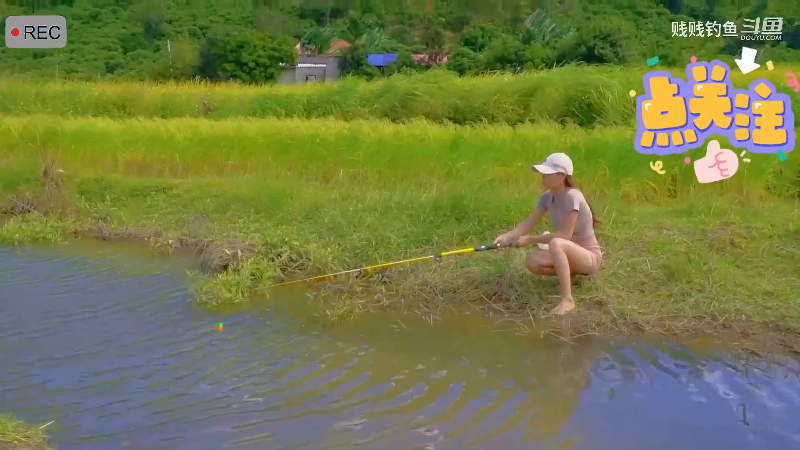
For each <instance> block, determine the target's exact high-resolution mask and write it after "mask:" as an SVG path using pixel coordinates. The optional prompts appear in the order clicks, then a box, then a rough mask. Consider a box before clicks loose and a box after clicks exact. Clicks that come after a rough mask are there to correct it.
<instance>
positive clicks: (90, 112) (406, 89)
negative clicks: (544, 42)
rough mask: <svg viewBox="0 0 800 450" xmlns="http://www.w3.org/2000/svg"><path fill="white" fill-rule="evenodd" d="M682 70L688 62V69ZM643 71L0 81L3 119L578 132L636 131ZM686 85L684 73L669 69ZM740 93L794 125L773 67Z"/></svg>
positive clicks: (743, 81)
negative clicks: (762, 92)
mask: <svg viewBox="0 0 800 450" xmlns="http://www.w3.org/2000/svg"><path fill="white" fill-rule="evenodd" d="M687 63H688V61H687ZM642 65H643V67H642V69H639V70H636V69H621V68H615V67H599V66H591V67H581V66H569V67H563V68H557V69H554V70H547V71H541V72H536V73H531V74H523V75H505V74H498V75H489V76H480V77H465V78H460V77H457V76H455V75H454V74H452V73H450V72H447V71H440V70H435V71H431V72H428V73H424V74H419V75H409V76H394V77H390V78H388V79H384V80H381V81H377V82H363V81H359V80H342V81H340V82H336V83H327V84H314V85H302V86H250V87H247V86H239V85H232V84H220V85H209V84H205V83H200V82H197V83H186V84H170V83H166V84H145V83H114V82H97V83H86V82H51V83H41V82H38V81H31V80H24V79H5V80H2V81H0V114H9V115H20V114H31V113H46V114H53V115H60V116H106V117H112V118H133V117H152V118H178V117H207V118H215V119H222V118H231V117H250V118H253V117H257V118H264V117H277V118H292V117H294V118H321V117H331V118H336V119H341V120H363V119H388V120H392V121H408V120H411V119H420V118H422V119H426V120H429V121H432V122H436V123H445V122H451V123H455V124H462V125H467V124H485V123H490V124H495V123H500V124H508V125H516V124H520V123H529V122H534V123H543V122H555V123H560V124H576V125H579V126H584V127H586V126H619V125H622V126H632V125H633V124H634V122H635V116H634V114H635V101H634V99H633V98H631V97H630V96H629V94H628V93H629V91H631V90H634V91H636V92H638V93H639V94H641V93H643V92H644V89H643V86H642V75H643V74H644V73H645V72H646V70H647V69H646V67H645V66H644V62H643V63H642ZM671 71H672V72H673V74H675V75H678V76H680V77H681V78H684V79H685V77H686V76H685V73H684V71H683V69H671ZM733 71H734V72H733V74H732V80H733V83H734V85H735V86H736V87H745V88H746V87H747V85H749V83H750V82H751V81H753V80H755V79H756V78H761V77H765V78H767V79H769V80H770V81H772V83H773V84H775V85H776V87H777V88H778V90H779V91H780V92H784V93H788V94H790V95H791V96H792V98H793V99H794V101H793V104H794V106H793V108H794V110H795V120H800V109H797V108H800V106H798V105H800V95H798V94H795V93H794V91H793V90H792V89H790V88H788V87H787V86H786V79H785V74H786V72H789V71H794V72H795V73H800V67H797V66H792V67H789V66H779V67H776V69H775V70H773V71H766V70H759V71H755V72H752V73H750V74H747V75H742V74H741V73H739V71H738V70H737V69H736V68H735V66H734V67H733Z"/></svg>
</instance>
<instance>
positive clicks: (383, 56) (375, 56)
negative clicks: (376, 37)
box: [367, 53, 397, 67]
mask: <svg viewBox="0 0 800 450" xmlns="http://www.w3.org/2000/svg"><path fill="white" fill-rule="evenodd" d="M394 62H397V54H396V53H367V63H368V64H370V65H373V66H375V67H386V66H388V65H389V64H391V63H394Z"/></svg>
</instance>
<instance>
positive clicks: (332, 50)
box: [325, 39, 350, 55]
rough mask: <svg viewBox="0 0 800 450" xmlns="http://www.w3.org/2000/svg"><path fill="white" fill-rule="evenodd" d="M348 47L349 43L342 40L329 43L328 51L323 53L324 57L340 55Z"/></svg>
mask: <svg viewBox="0 0 800 450" xmlns="http://www.w3.org/2000/svg"><path fill="white" fill-rule="evenodd" d="M348 47H350V43H349V42H347V41H345V40H344V39H334V40H333V41H332V42H331V46H330V47H328V51H327V52H325V54H326V55H334V54H336V53H341V52H343V51H344V50H346V49H347V48H348Z"/></svg>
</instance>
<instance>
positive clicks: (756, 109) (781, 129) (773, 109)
mask: <svg viewBox="0 0 800 450" xmlns="http://www.w3.org/2000/svg"><path fill="white" fill-rule="evenodd" d="M752 91H754V92H755V94H756V96H757V98H755V99H751V96H749V95H748V94H746V93H744V92H741V93H737V94H736V99H735V105H736V109H737V110H740V112H737V114H736V127H737V128H736V131H735V132H734V139H735V141H736V142H737V143H743V144H747V143H752V144H755V145H758V146H762V145H783V144H786V143H787V142H788V141H789V135H788V131H787V130H786V124H785V122H784V116H783V115H784V113H785V112H786V104H785V103H784V102H783V101H782V100H769V98H770V97H771V96H772V94H773V91H772V89H771V88H770V87H769V86H767V85H766V84H765V83H764V82H760V83H758V84H756V86H755V87H754V88H752ZM752 120H754V121H755V127H753V131H752V133H751V131H750V128H751V127H750V125H751V123H750V122H751V121H752Z"/></svg>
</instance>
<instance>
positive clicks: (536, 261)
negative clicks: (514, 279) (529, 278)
mask: <svg viewBox="0 0 800 450" xmlns="http://www.w3.org/2000/svg"><path fill="white" fill-rule="evenodd" d="M525 263H526V266H528V271H529V272H530V273H533V274H536V275H550V276H552V275H555V274H556V269H555V267H554V266H553V258H551V257H550V253H549V252H548V251H547V250H534V251H532V252H530V253H528V258H527V259H526V261H525Z"/></svg>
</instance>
